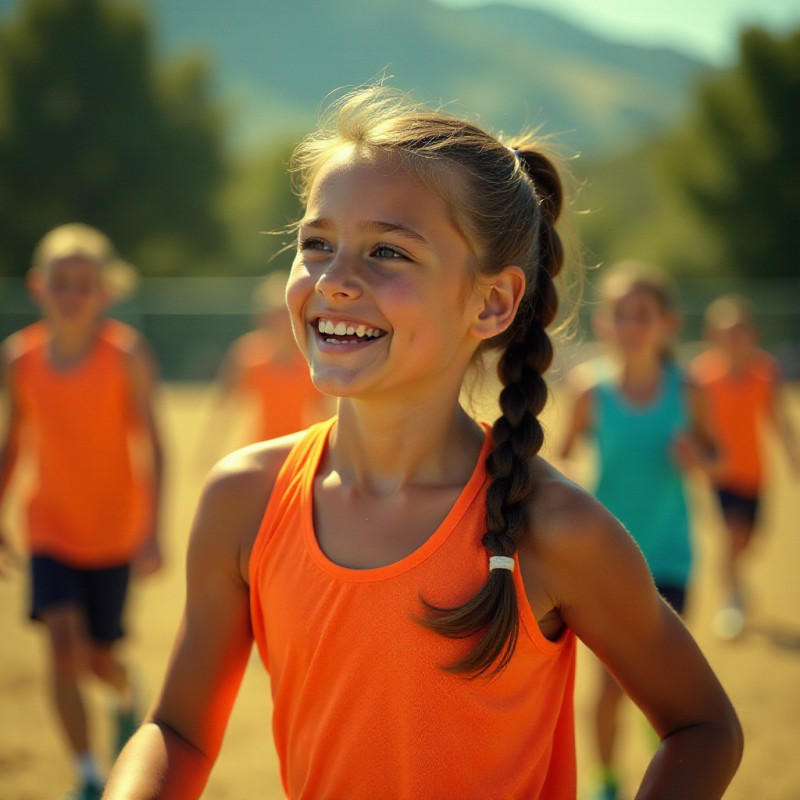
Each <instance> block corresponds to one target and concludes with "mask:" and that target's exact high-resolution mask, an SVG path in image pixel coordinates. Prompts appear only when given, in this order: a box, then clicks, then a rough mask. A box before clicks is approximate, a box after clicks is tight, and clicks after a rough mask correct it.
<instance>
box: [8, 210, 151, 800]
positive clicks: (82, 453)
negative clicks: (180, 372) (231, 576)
mask: <svg viewBox="0 0 800 800" xmlns="http://www.w3.org/2000/svg"><path fill="white" fill-rule="evenodd" d="M132 279H133V270H132V268H131V267H130V266H129V265H127V264H125V263H124V262H121V261H120V260H119V259H118V258H117V256H116V253H115V251H114V248H113V246H112V244H111V242H110V241H109V239H108V238H107V237H106V236H105V235H104V234H102V233H101V232H100V231H98V230H96V229H94V228H91V227H89V226H87V225H82V224H78V223H72V224H68V225H62V226H60V227H58V228H55V229H53V230H51V231H50V232H49V233H48V234H47V235H46V236H44V238H43V239H42V240H41V242H40V243H39V245H38V247H37V248H36V250H35V252H34V258H33V266H32V268H31V270H30V272H29V287H30V291H31V294H32V296H33V297H34V299H35V301H36V303H37V304H38V305H39V307H40V309H41V313H42V320H41V321H39V322H37V323H34V324H33V325H30V326H28V327H27V328H24V329H22V330H21V331H18V332H17V333H15V334H13V335H12V336H10V337H9V338H8V339H7V340H6V341H5V342H4V344H3V350H2V354H3V367H4V378H5V380H4V384H5V388H6V390H7V391H6V396H7V403H8V413H7V415H6V416H7V426H6V431H5V436H4V439H3V442H2V450H0V496H1V495H2V494H3V493H4V492H5V490H6V489H7V488H8V486H9V483H10V479H11V476H12V472H13V471H14V468H15V465H16V464H17V463H18V461H19V459H18V456H19V455H24V456H27V457H29V458H30V460H31V462H32V466H33V473H34V478H33V488H32V492H31V496H30V501H29V505H28V509H27V523H28V524H27V531H26V545H27V550H28V553H29V555H30V571H31V617H32V619H36V620H39V621H41V622H42V623H44V626H45V628H46V630H47V633H48V636H49V642H50V650H49V658H50V665H49V666H50V679H51V681H52V697H53V701H54V704H55V709H56V712H57V715H58V717H59V720H60V722H61V725H62V727H63V730H64V732H65V734H66V738H67V741H68V744H69V748H70V750H71V752H72V756H73V758H74V762H75V767H76V771H77V774H78V781H79V786H80V788H79V790H78V791H77V792H76V793H75V794H74V795H73V796H74V797H76V798H82V799H88V798H95V797H100V794H101V793H102V787H103V777H102V774H101V772H100V770H99V769H98V766H97V763H96V759H95V757H94V755H93V753H92V750H91V747H90V736H89V722H88V713H87V708H86V704H85V702H84V695H83V692H82V687H81V682H82V680H83V679H84V678H86V677H87V676H90V675H92V676H95V677H97V678H99V679H100V680H101V681H102V682H103V683H105V684H107V685H108V686H110V687H111V689H113V692H114V695H115V698H116V704H115V744H114V746H115V749H116V750H117V751H118V750H119V749H121V747H122V745H123V744H124V741H125V740H126V739H127V737H128V736H129V735H130V734H131V732H132V729H133V728H134V726H135V724H136V722H137V720H136V719H135V709H134V700H135V698H134V692H133V689H132V686H131V680H130V677H129V673H128V669H127V668H126V666H125V664H124V663H123V661H122V660H121V659H120V657H119V655H118V652H117V646H116V645H117V643H118V641H119V640H120V639H121V637H122V636H123V630H122V624H121V623H122V614H123V607H124V602H125V598H126V594H127V589H128V581H129V576H130V574H131V572H133V573H134V574H136V575H146V574H150V573H152V572H155V571H156V570H158V569H159V567H160V565H161V554H160V550H159V544H158V539H157V516H158V514H157V511H158V498H159V495H160V484H161V474H162V449H161V442H160V438H159V434H158V430H157V426H156V422H155V416H154V412H153V395H154V390H155V387H156V383H157V369H156V365H155V362H154V359H153V357H152V355H151V353H150V349H149V347H148V346H147V344H146V343H145V341H144V340H143V339H142V337H141V336H140V335H139V334H138V333H137V332H136V331H134V330H133V329H132V328H130V327H128V326H127V325H124V324H122V323H120V322H117V321H116V320H112V319H109V318H107V317H106V316H105V314H106V311H107V309H108V307H109V305H110V304H111V302H112V301H113V300H115V299H119V297H120V296H121V294H123V293H124V291H125V290H126V289H130V288H131V286H132V284H133V280H132ZM0 544H2V546H3V548H4V549H7V547H8V540H7V538H6V537H5V536H3V534H2V532H0Z"/></svg>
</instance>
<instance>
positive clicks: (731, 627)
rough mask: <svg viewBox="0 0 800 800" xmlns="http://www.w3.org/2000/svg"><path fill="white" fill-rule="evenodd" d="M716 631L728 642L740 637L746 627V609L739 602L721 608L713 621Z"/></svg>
mask: <svg viewBox="0 0 800 800" xmlns="http://www.w3.org/2000/svg"><path fill="white" fill-rule="evenodd" d="M712 627H713V629H714V633H715V634H716V635H717V636H718V637H719V638H720V639H722V640H724V641H726V642H732V641H733V640H734V639H738V638H739V637H740V636H741V635H742V633H744V628H745V616H744V610H743V609H742V607H741V606H740V605H739V604H738V603H732V604H731V605H728V606H725V607H724V608H721V609H720V610H719V611H718V612H717V614H716V616H715V617H714V622H713V626H712Z"/></svg>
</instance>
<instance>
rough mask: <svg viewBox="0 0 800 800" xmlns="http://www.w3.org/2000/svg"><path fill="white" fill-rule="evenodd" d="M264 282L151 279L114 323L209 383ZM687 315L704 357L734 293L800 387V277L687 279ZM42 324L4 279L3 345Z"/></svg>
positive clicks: (564, 348) (575, 349) (690, 339)
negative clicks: (714, 315)
mask: <svg viewBox="0 0 800 800" xmlns="http://www.w3.org/2000/svg"><path fill="white" fill-rule="evenodd" d="M260 282H261V278H225V277H213V278H212V277H204V278H146V279H143V280H142V281H141V283H140V285H139V288H138V291H137V293H136V294H135V296H133V297H131V298H129V299H127V300H126V301H124V302H123V303H120V304H119V305H117V306H115V307H114V309H113V310H112V314H113V316H114V317H116V318H118V319H121V320H122V321H124V322H127V323H129V324H130V325H133V326H134V327H135V328H137V329H138V330H140V331H141V332H142V333H143V334H144V335H145V336H146V337H147V338H148V340H149V341H150V342H151V343H152V345H153V347H154V348H155V351H156V354H157V357H158V360H159V364H160V366H161V371H162V374H163V376H164V378H165V379H166V380H170V381H207V380H210V379H211V378H213V376H214V374H215V371H216V369H217V366H218V365H219V362H220V360H221V359H222V356H223V354H224V353H225V350H226V349H227V348H228V346H229V345H230V343H231V342H232V341H233V340H234V339H235V338H236V337H237V336H240V335H241V334H243V333H245V332H246V331H248V330H250V329H251V327H252V325H253V299H252V298H253V292H254V291H255V289H256V287H257V286H258V284H259V283H260ZM677 288H678V292H679V299H680V307H681V310H682V312H683V315H684V325H683V331H682V333H681V336H680V341H681V343H682V344H681V346H680V347H679V352H681V351H685V352H687V353H691V352H692V351H696V350H697V349H699V344H698V342H699V340H700V339H701V338H702V318H703V312H704V310H705V308H706V306H707V305H708V303H709V302H710V301H711V300H713V299H715V298H716V297H719V296H720V295H721V294H726V293H728V292H736V293H738V294H742V295H744V296H745V297H747V298H748V299H749V300H750V302H751V303H752V304H753V305H754V307H755V308H756V311H757V313H758V321H759V326H760V329H761V334H762V344H763V346H764V347H765V348H766V349H767V350H769V351H770V352H771V353H772V354H773V355H774V356H776V358H778V360H779V361H780V362H781V365H782V366H783V370H784V374H785V375H786V376H787V377H788V378H790V379H794V380H797V379H800V277H799V278H790V279H780V280H779V279H763V280H758V281H752V280H751V281H735V280H722V279H705V278H704V279H691V280H689V279H681V280H679V281H678V282H677ZM591 309H592V301H591V298H590V297H587V299H586V301H585V302H584V303H583V305H582V306H581V310H580V313H579V316H578V325H577V330H576V332H575V334H574V336H573V337H572V339H571V340H570V341H568V342H565V343H564V344H562V345H560V346H559V348H558V351H559V352H560V354H561V359H560V360H561V361H562V363H566V364H568V363H570V362H574V361H576V360H580V355H579V354H580V353H581V352H582V351H583V350H584V349H585V348H586V347H591V342H592V335H591V325H590V322H589V320H590V316H591ZM37 318H38V314H37V311H36V307H35V305H34V304H33V302H32V301H31V299H30V297H29V296H28V293H27V291H26V288H25V283H24V281H23V280H21V279H8V278H6V279H0V337H2V338H5V337H6V336H8V335H9V334H11V333H13V332H14V331H15V330H18V329H19V328H21V327H23V326H24V325H27V324H29V323H31V322H33V321H35V320H36V319H37Z"/></svg>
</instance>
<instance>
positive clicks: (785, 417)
mask: <svg viewBox="0 0 800 800" xmlns="http://www.w3.org/2000/svg"><path fill="white" fill-rule="evenodd" d="M786 406H787V403H786V395H785V392H784V389H783V381H782V379H781V376H780V372H779V370H778V369H777V367H776V369H775V378H774V382H773V385H772V396H771V398H770V404H769V406H768V410H767V416H768V419H769V421H770V423H771V424H772V426H773V427H774V428H775V433H776V434H777V435H778V439H779V441H780V443H781V446H782V447H783V450H784V452H785V453H786V457H787V459H788V460H789V465H790V466H791V468H792V470H793V472H794V474H795V475H800V443H798V440H797V436H796V435H795V431H794V426H793V425H792V421H791V418H790V417H789V409H788V408H787V407H786Z"/></svg>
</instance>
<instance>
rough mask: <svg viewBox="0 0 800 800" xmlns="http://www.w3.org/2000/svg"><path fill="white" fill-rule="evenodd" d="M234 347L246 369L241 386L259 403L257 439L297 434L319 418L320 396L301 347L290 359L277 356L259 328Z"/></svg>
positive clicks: (262, 439)
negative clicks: (301, 352)
mask: <svg viewBox="0 0 800 800" xmlns="http://www.w3.org/2000/svg"><path fill="white" fill-rule="evenodd" d="M235 347H236V356H237V359H238V360H239V362H240V363H241V364H242V365H243V368H244V369H243V372H242V378H241V382H240V385H241V387H242V388H243V389H245V390H246V391H248V392H250V393H251V394H252V396H253V397H254V398H255V399H256V401H257V404H258V405H257V408H258V425H257V429H256V431H255V439H256V441H264V440H266V439H275V438H277V437H279V436H285V435H286V434H287V433H295V432H296V431H300V430H303V429H304V428H307V427H308V425H309V424H310V423H311V422H316V421H318V420H319V419H320V417H321V414H320V413H319V409H321V405H320V403H321V395H320V394H319V392H318V391H317V390H316V388H315V387H314V384H313V383H312V381H311V376H310V375H309V371H308V364H306V362H305V359H303V357H302V355H301V354H300V351H299V350H298V351H297V353H296V354H293V357H292V358H290V359H281V358H277V357H276V355H275V354H274V352H273V351H272V350H271V348H270V347H269V345H268V343H267V342H265V341H264V336H263V334H261V332H260V331H254V332H253V333H250V334H247V335H245V336H243V337H242V338H241V339H240V340H239V341H238V342H237V343H236V345H235Z"/></svg>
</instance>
